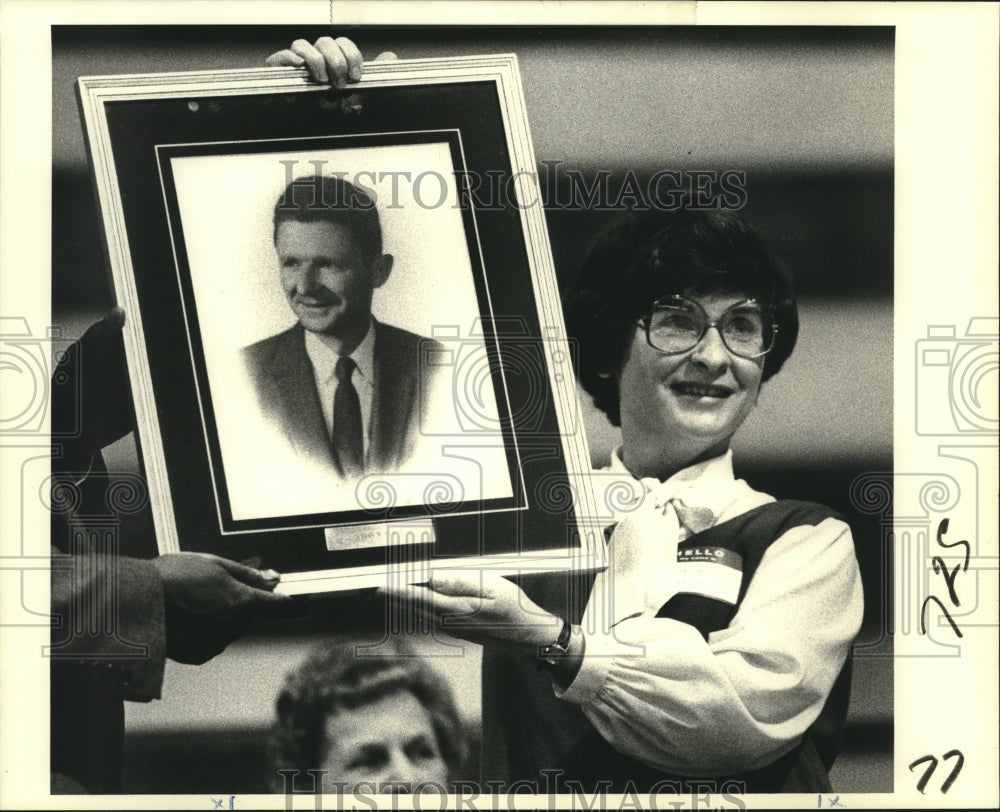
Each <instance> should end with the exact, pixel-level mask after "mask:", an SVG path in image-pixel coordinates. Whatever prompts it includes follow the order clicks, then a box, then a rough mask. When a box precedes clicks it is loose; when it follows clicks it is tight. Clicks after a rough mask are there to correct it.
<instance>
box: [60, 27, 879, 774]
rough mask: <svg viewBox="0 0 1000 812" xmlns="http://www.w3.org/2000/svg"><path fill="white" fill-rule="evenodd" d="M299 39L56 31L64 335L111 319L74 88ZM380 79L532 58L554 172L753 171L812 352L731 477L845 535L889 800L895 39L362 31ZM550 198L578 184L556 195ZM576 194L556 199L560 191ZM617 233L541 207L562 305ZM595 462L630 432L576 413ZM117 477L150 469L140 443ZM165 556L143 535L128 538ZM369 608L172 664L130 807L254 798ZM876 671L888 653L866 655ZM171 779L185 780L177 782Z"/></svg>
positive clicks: (543, 159) (541, 149)
mask: <svg viewBox="0 0 1000 812" xmlns="http://www.w3.org/2000/svg"><path fill="white" fill-rule="evenodd" d="M328 33H330V32H329V30H328V29H321V28H312V29H310V28H299V27H295V28H293V27H280V28H279V27H270V28H263V27H225V28H224V29H220V28H216V27H180V26H169V27H167V26H165V27H148V28H136V27H122V28H120V29H116V28H114V27H100V28H87V27H72V28H68V27H60V28H54V29H53V111H52V115H53V178H52V183H53V232H52V243H53V244H52V251H53V270H52V273H53V286H52V289H53V303H52V304H53V324H59V325H62V326H63V328H64V331H65V334H67V335H70V336H72V335H77V334H79V333H80V332H82V330H83V329H84V328H85V327H86V325H87V324H89V323H90V322H91V321H93V320H94V319H95V318H96V317H97V316H98V315H99V314H101V313H102V312H103V311H104V310H106V309H107V308H108V307H109V306H110V305H111V303H112V301H113V295H112V292H111V290H110V288H109V286H108V282H107V277H106V275H105V270H104V267H103V260H102V256H101V248H100V237H99V229H98V219H97V214H96V212H95V210H94V205H93V198H92V194H91V190H90V185H89V183H90V182H89V177H88V175H87V166H86V153H85V149H84V145H83V138H82V132H81V128H80V122H79V117H78V113H77V107H76V102H75V99H74V87H73V82H74V81H75V78H76V77H77V76H80V75H93V74H104V73H141V72H153V71H156V72H159V71H172V70H192V69H200V68H228V67H256V66H260V65H262V63H263V60H264V57H265V56H266V55H267V54H269V53H271V52H273V51H275V50H278V49H280V48H282V47H284V46H286V45H287V44H288V43H289V42H291V41H292V40H293V39H294V38H296V37H299V36H302V37H305V38H307V39H310V40H313V39H315V37H317V36H321V35H323V34H328ZM348 35H349V36H351V37H352V38H354V39H355V41H356V42H357V43H358V45H359V46H360V48H361V50H362V52H363V53H364V54H365V56H366V57H368V58H373V57H374V56H375V55H376V54H377V53H379V52H380V51H382V50H386V49H391V50H394V51H396V52H397V53H398V54H399V55H400V57H402V58H406V57H408V56H414V57H417V56H419V57H428V56H449V55H468V54H474V53H506V52H514V53H516V54H517V56H518V59H519V62H520V69H521V76H522V81H523V83H524V91H525V97H526V103H527V108H528V116H529V123H530V126H531V131H532V137H533V141H534V147H535V154H536V157H537V158H538V160H539V164H540V172H541V173H545V172H549V173H551V171H552V167H553V166H554V165H555V162H559V168H560V171H565V170H567V169H573V170H579V171H580V172H582V173H583V174H584V177H585V178H586V179H588V180H592V179H593V178H595V177H596V176H597V173H598V172H601V171H607V172H610V173H611V180H610V186H611V188H612V189H615V188H617V187H616V184H618V185H620V184H621V183H622V180H623V178H624V175H625V172H626V171H627V170H629V169H631V170H634V171H635V172H636V174H637V176H638V177H639V178H640V180H644V179H646V178H648V177H649V176H651V175H652V174H654V173H655V172H657V171H659V170H663V169H669V170H677V171H690V170H716V171H719V172H722V171H726V170H738V171H743V172H745V173H746V177H747V183H746V190H747V202H746V206H745V209H744V214H746V215H747V216H748V217H749V218H750V220H751V221H752V222H753V223H754V224H755V225H756V226H757V227H758V229H759V230H760V231H761V232H762V233H763V234H764V236H765V238H766V239H767V241H768V242H769V244H770V245H771V246H772V249H773V250H774V252H775V253H776V254H777V255H778V256H780V257H781V258H782V259H783V260H784V261H785V262H786V263H787V264H788V265H789V266H790V267H791V269H792V271H793V273H794V274H795V276H796V279H797V282H798V285H799V289H800V302H801V321H802V330H801V334H800V339H799V345H798V347H797V349H796V352H795V355H794V356H793V357H792V359H791V361H790V362H789V363H788V364H787V365H786V367H785V368H784V369H783V371H782V373H781V374H780V375H779V376H777V377H776V378H775V379H774V380H773V381H771V382H769V383H768V384H767V385H766V386H765V387H764V390H763V393H762V396H761V401H760V405H759V407H758V409H757V410H756V411H755V413H754V414H753V415H752V416H751V418H750V419H749V420H748V421H747V423H746V424H745V426H744V427H743V429H742V430H741V432H740V434H739V435H738V436H737V443H736V453H737V465H738V469H739V473H740V475H742V476H744V477H745V478H746V479H748V480H749V481H750V482H751V483H752V484H753V485H754V486H756V487H758V488H760V489H762V490H766V491H770V492H773V493H775V494H777V495H780V496H787V497H793V498H804V499H813V500H816V501H820V502H824V503H826V504H829V505H831V506H833V507H835V508H836V509H838V510H840V511H842V512H843V513H845V515H847V516H848V517H849V519H850V521H851V523H852V526H853V528H854V530H855V538H856V544H857V551H858V557H859V561H860V563H861V567H862V575H863V578H864V586H865V596H866V614H865V623H864V627H863V629H862V632H861V635H860V638H859V643H860V647H859V648H858V650H857V653H858V656H857V657H856V660H855V683H854V695H853V699H852V708H851V718H850V726H849V729H848V731H847V734H846V740H845V750H844V754H843V755H842V757H841V759H840V761H839V762H838V764H837V765H836V767H835V773H834V779H835V787H836V788H837V789H839V790H842V791H850V790H867V791H879V790H887V789H890V788H891V746H892V741H891V737H892V725H891V712H892V710H891V709H892V672H891V660H890V659H889V658H888V657H887V656H885V655H887V654H891V649H890V648H889V647H888V645H889V644H888V642H887V641H883V640H882V639H881V638H882V633H881V629H882V628H883V626H882V622H881V621H882V617H883V612H884V607H886V606H888V605H889V603H888V602H889V597H888V594H887V593H886V591H885V589H886V587H885V584H887V583H888V582H889V573H888V571H887V565H886V564H885V563H884V562H885V560H886V559H885V556H884V553H886V552H887V551H885V550H884V549H883V543H882V539H881V537H880V531H879V526H878V520H877V517H873V516H870V515H866V514H863V513H860V512H859V511H857V510H856V509H855V508H854V506H853V504H852V501H851V498H850V486H851V483H852V482H853V481H854V479H855V478H856V477H857V476H858V475H860V474H862V473H870V472H891V470H892V418H891V414H892V391H893V389H892V381H893V373H892V326H893V265H892V262H893V151H892V150H893V122H892V110H893V34H892V30H891V29H871V28H822V29H816V28H813V29H799V28H781V29H778V28H772V29H758V28H742V29H729V28H726V29H693V28H683V27H681V28H669V29H668V28H653V29H624V28H616V29H586V30H580V29H574V30H569V29H531V28H519V29H504V28H494V29H461V30H460V29H435V30H430V29H406V30H395V29H386V28H377V29H359V30H356V31H352V32H348ZM555 183H556V184H557V185H558V184H559V183H563V184H565V180H562V181H560V180H558V179H556V181H555ZM563 188H565V187H563ZM619 213H620V212H614V211H595V210H582V211H581V210H572V211H571V210H549V211H548V212H547V219H548V224H549V231H550V238H551V243H552V251H553V256H554V258H555V265H556V270H557V274H558V276H559V282H560V287H561V289H563V290H565V289H566V288H567V287H568V286H569V285H570V284H571V283H572V281H573V278H574V275H575V273H576V269H577V267H578V266H579V263H580V261H581V260H582V258H583V256H584V254H585V252H586V248H587V246H588V244H589V241H590V239H591V238H592V236H593V235H594V233H595V232H596V230H598V229H599V228H601V227H602V226H603V225H605V224H606V223H609V222H611V221H612V220H613V219H614V218H615V217H616V216H617V215H618V214H619ZM584 409H585V414H586V421H585V422H586V430H587V435H588V439H589V441H590V447H591V451H592V456H593V458H594V460H595V462H600V461H602V460H603V459H605V458H606V456H607V454H608V452H609V451H610V449H611V448H612V447H613V445H614V444H615V442H616V434H615V431H614V430H612V429H611V427H610V426H608V425H607V424H606V423H605V422H604V421H603V419H602V418H601V417H600V416H599V415H597V414H596V413H594V411H593V409H592V408H590V407H589V401H588V399H587V398H586V397H584ZM109 463H110V466H111V467H112V469H114V470H120V471H130V470H131V471H134V470H137V469H138V462H137V456H136V451H135V444H134V442H133V441H132V439H131V438H127V439H126V440H124V441H122V442H121V443H119V444H118V445H117V446H116V447H115V448H114V449H112V451H111V453H110V454H109ZM123 536H124V539H125V542H126V544H127V545H129V548H130V551H131V552H132V553H134V554H137V555H147V556H148V555H153V554H154V553H155V540H154V539H153V537H152V533H151V530H150V527H149V523H148V517H139V518H138V519H136V520H134V522H133V523H132V524H130V525H129V526H128V527H126V528H125V532H124V534H123ZM382 624H383V619H382V618H381V616H380V614H379V613H378V609H377V607H376V608H372V607H367V608H366V607H364V606H362V605H360V604H358V603H357V602H352V601H348V600H345V599H343V598H322V599H318V600H317V601H315V606H314V610H313V612H312V614H311V617H310V618H309V619H308V620H307V621H305V622H301V621H299V622H296V623H295V624H291V623H276V622H275V623H270V624H263V623H262V624H258V626H257V627H256V629H255V631H254V633H253V634H252V635H251V636H249V637H247V638H244V639H243V640H241V641H240V642H239V643H237V644H235V645H234V646H232V647H230V649H229V650H227V651H226V652H225V654H223V655H222V656H220V657H218V658H216V660H214V661H213V662H212V663H210V664H209V665H207V666H204V667H201V668H191V667H186V666H179V665H175V664H173V663H169V664H168V670H167V677H166V683H165V687H164V693H165V699H163V700H161V701H160V702H156V703H152V704H150V705H130V706H129V708H128V713H127V721H128V730H129V736H128V742H127V747H128V754H127V758H128V764H129V771H128V775H127V777H126V788H127V789H128V790H129V791H132V792H165V791H173V792H176V791H186V792H201V791H210V790H219V789H220V788H224V789H227V790H229V791H233V792H251V791H254V790H258V789H262V788H263V787H264V785H265V784H266V779H265V778H264V769H265V762H264V759H263V751H262V740H263V736H264V732H265V731H266V728H267V726H268V724H269V722H270V718H271V714H272V707H273V697H274V695H275V693H276V692H277V689H278V686H279V684H280V681H281V678H282V675H283V674H284V673H285V671H286V670H287V669H288V668H289V667H290V666H291V665H292V664H293V663H294V662H295V661H296V660H297V659H299V658H301V657H302V656H303V655H304V653H305V651H306V650H307V649H308V648H309V646H311V645H313V644H315V643H316V642H318V641H321V640H325V639H329V636H330V635H333V634H338V633H343V632H344V631H345V630H346V631H351V630H356V631H367V632H371V631H372V630H375V629H379V628H381V626H382ZM423 646H424V648H425V649H426V650H427V651H428V652H429V653H431V654H433V655H435V656H441V659H440V660H437V662H438V663H440V664H441V671H442V673H447V675H448V677H449V678H450V679H451V680H452V682H453V685H454V687H455V689H456V693H457V697H458V699H459V702H460V705H461V707H462V709H463V712H464V713H465V715H466V716H467V718H468V719H469V720H470V723H471V724H472V725H473V726H475V725H476V724H477V723H478V714H479V707H480V705H479V688H478V664H479V653H478V650H476V648H475V647H473V646H468V645H467V646H465V647H464V649H462V651H461V652H460V653H459V654H458V656H454V654H455V652H453V651H451V650H447V649H445V648H444V647H443V646H442V645H441V643H440V642H439V641H433V640H425V641H424V643H423ZM873 654H880V655H882V656H870V655H873ZM178 776H184V778H183V780H180V781H179V779H178Z"/></svg>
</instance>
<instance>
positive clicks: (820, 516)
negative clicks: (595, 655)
mask: <svg viewBox="0 0 1000 812" xmlns="http://www.w3.org/2000/svg"><path fill="white" fill-rule="evenodd" d="M830 517H833V518H840V517H839V516H837V514H836V513H834V512H833V511H831V510H830V509H829V508H826V507H823V506H821V505H816V504H812V503H807V502H795V501H791V500H785V501H779V502H773V503H769V504H766V505H762V506H760V507H758V508H755V509H753V510H750V511H748V512H746V513H744V514H743V515H741V516H737V517H735V518H734V519H731V520H729V521H726V522H723V523H721V524H718V525H716V526H715V527H712V528H710V529H708V530H706V531H704V532H702V533H697V534H695V535H693V536H691V537H689V538H688V539H686V540H685V541H683V542H682V543H681V544H679V545H678V552H682V551H684V550H693V549H695V548H702V547H706V548H722V549H724V550H730V551H732V552H734V553H737V554H738V555H739V556H740V557H741V559H742V576H741V580H740V587H739V595H738V598H737V601H736V604H735V605H730V604H728V603H726V602H724V601H720V600H716V599H713V598H709V597H704V596H702V595H696V594H690V593H680V594H677V595H675V596H674V597H672V598H671V599H670V600H669V601H668V602H667V603H666V604H664V606H663V607H662V608H661V609H660V611H659V612H658V613H657V617H665V618H672V619H674V620H678V621H681V622H683V623H687V624H689V625H691V626H694V627H695V628H696V629H698V631H699V632H700V633H701V635H702V636H703V637H704V638H706V639H707V638H708V635H709V634H710V633H711V632H714V631H718V630H721V629H724V628H726V627H727V626H728V625H729V623H730V622H731V621H732V619H733V616H734V615H735V614H736V611H737V609H738V608H739V606H740V604H741V603H742V601H743V597H744V596H745V595H746V591H747V588H748V587H749V585H750V581H751V580H752V579H753V576H754V573H755V572H756V571H757V567H758V566H759V565H760V561H761V559H762V558H763V557H764V553H765V552H766V551H767V549H768V547H770V546H771V544H772V543H773V542H774V541H775V540H776V539H778V538H780V537H781V536H782V535H784V534H785V533H786V532H787V531H789V530H791V529H793V528H795V527H799V526H804V525H805V526H815V525H817V524H819V523H820V522H822V521H823V520H824V519H827V518H830ZM547 578H548V583H545V580H544V579H543V578H542V577H539V576H536V577H534V578H531V579H523V580H522V586H523V587H524V588H525V590H526V591H527V592H528V594H529V595H531V596H532V597H533V598H536V600H537V601H538V602H539V603H541V604H542V605H543V606H545V607H546V608H547V609H549V611H556V612H558V613H561V614H564V615H565V614H568V615H569V616H570V617H571V618H572V619H573V621H574V622H579V621H580V617H581V615H582V611H583V605H584V602H585V600H586V598H585V597H584V602H581V601H580V600H579V598H580V596H581V595H582V596H587V595H589V594H590V587H591V586H592V584H593V580H594V575H593V574H589V575H584V576H576V577H574V576H572V575H562V576H560V575H555V576H547ZM560 605H561V608H560ZM515 672H516V673H515ZM850 672H851V668H850V659H849V658H848V661H847V663H846V664H845V666H844V668H843V669H842V671H841V673H840V675H839V677H838V678H837V680H836V682H835V684H834V686H833V689H832V690H831V692H830V696H829V697H828V698H827V701H826V704H825V706H824V707H823V710H822V712H821V713H820V715H819V717H818V718H817V719H816V721H815V722H814V723H813V725H812V726H811V727H810V728H809V729H808V731H807V732H806V733H805V735H804V736H803V739H802V742H801V743H800V744H799V745H797V746H796V747H795V748H794V749H793V750H792V751H791V752H789V753H788V754H786V755H785V756H782V757H781V758H780V759H778V760H777V761H776V762H774V763H772V764H770V765H768V766H767V767H764V768H762V769H759V770H754V771H753V772H748V773H741V774H738V775H731V776H723V777H713V778H711V779H704V778H692V777H690V776H678V775H670V774H667V773H663V772H660V771H659V770H655V769H653V768H651V767H649V766H647V765H645V764H642V763H641V762H638V761H636V760H635V759H632V758H630V757H628V756H626V755H623V754H622V753H619V752H618V751H617V750H615V749H614V748H613V747H612V746H611V745H610V744H608V743H607V742H606V741H605V740H604V739H603V738H602V737H601V736H600V734H599V733H598V732H597V731H596V730H595V729H594V727H593V726H592V725H591V724H590V722H589V720H587V719H586V717H585V716H584V714H583V711H582V710H580V708H579V707H578V706H576V705H574V704H572V703H569V702H563V701H562V700H559V699H556V698H555V697H554V696H553V694H552V687H551V682H550V679H549V677H548V675H546V674H544V673H542V674H539V673H538V670H537V668H535V666H534V665H533V664H530V663H529V664H528V665H527V666H525V665H524V664H523V663H515V662H514V660H513V659H512V658H505V657H503V656H502V655H497V654H496V653H494V652H492V651H490V650H488V649H487V650H486V651H485V652H484V659H483V717H484V721H483V726H484V730H485V731H486V732H487V733H486V735H487V736H490V733H494V734H495V733H500V735H499V736H498V737H497V738H496V739H495V741H493V742H491V741H490V740H489V739H486V740H484V742H483V768H484V779H486V778H493V779H496V778H502V779H505V780H509V781H516V780H529V781H532V780H533V781H539V782H540V783H539V789H540V791H543V792H545V791H548V789H551V786H549V787H548V789H547V787H546V784H545V782H544V781H540V779H539V776H540V775H541V771H542V770H543V769H556V770H560V771H561V780H572V781H573V782H579V786H581V787H582V788H583V790H584V791H590V792H593V791H595V789H596V788H598V787H599V786H600V785H601V782H610V786H608V784H607V783H604V786H605V787H606V788H607V789H608V791H611V792H628V791H636V792H649V791H650V790H655V791H659V792H664V793H670V792H673V791H676V792H688V791H696V792H700V791H706V790H705V789H704V787H705V784H706V781H708V782H710V783H711V784H712V786H713V790H712V791H716V792H725V791H728V792H825V791H829V789H830V783H829V778H828V775H827V771H828V770H829V768H830V765H832V764H833V761H834V759H835V758H836V756H837V752H838V751H839V747H840V739H841V734H842V732H843V727H844V721H845V718H846V715H847V704H848V698H849V694H850V681H851V676H850ZM506 703H513V704H506ZM532 717H534V718H532ZM498 725H499V726H500V727H498ZM491 759H493V760H495V762H496V763H491ZM501 771H503V772H506V775H505V776H504V775H502V774H501ZM574 786H576V785H575V784H574V785H571V787H574ZM561 789H562V791H569V789H567V788H566V787H563V788H561ZM555 791H559V789H558V788H557V789H556V790H555Z"/></svg>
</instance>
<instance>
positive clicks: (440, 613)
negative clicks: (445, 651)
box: [378, 573, 562, 657]
mask: <svg viewBox="0 0 1000 812" xmlns="http://www.w3.org/2000/svg"><path fill="white" fill-rule="evenodd" d="M378 594H379V595H382V596H384V597H386V598H387V599H388V601H389V604H390V607H391V609H392V610H393V611H396V612H414V613H416V614H417V615H418V616H419V617H422V618H427V619H429V620H431V621H432V622H433V623H434V625H435V628H439V629H441V631H443V632H445V633H446V634H450V635H452V636H453V637H459V638H462V639H463V640H469V641H470V642H473V643H479V644H480V645H483V646H498V647H501V648H504V649H507V650H508V651H513V652H517V653H520V654H524V655H526V656H528V657H537V656H538V648H539V646H544V645H547V644H549V643H551V642H552V641H553V640H555V639H556V637H558V635H559V632H560V630H561V628H562V620H560V619H559V618H558V617H556V616H555V615H552V614H550V613H548V612H546V611H545V610H544V609H542V608H541V607H540V606H539V605H538V604H536V603H535V602H534V601H532V600H531V599H530V598H529V597H528V596H527V595H526V594H525V593H524V591H523V590H521V589H520V588H519V587H518V586H516V585H515V584H513V583H511V582H510V581H508V580H507V579H505V578H502V577H500V576H498V575H489V574H486V573H483V574H480V575H479V576H478V577H476V578H462V577H459V576H454V575H448V576H444V575H435V576H433V577H432V578H431V579H430V581H428V582H427V584H426V585H409V586H400V587H381V588H380V589H379V590H378Z"/></svg>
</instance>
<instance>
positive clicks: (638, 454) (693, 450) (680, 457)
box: [618, 294, 764, 479]
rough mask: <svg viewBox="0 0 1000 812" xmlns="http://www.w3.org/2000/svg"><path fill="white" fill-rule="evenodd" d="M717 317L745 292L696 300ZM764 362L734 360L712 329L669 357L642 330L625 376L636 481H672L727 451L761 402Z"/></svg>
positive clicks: (627, 441)
mask: <svg viewBox="0 0 1000 812" xmlns="http://www.w3.org/2000/svg"><path fill="white" fill-rule="evenodd" d="M690 298H694V299H696V300H697V301H698V303H699V304H700V305H701V306H702V307H703V308H704V310H705V312H706V314H707V315H708V317H709V320H711V321H715V320H716V319H718V318H719V317H720V316H721V315H722V314H723V313H724V312H725V310H726V309H727V308H729V307H730V306H731V305H734V304H736V303H737V302H740V301H742V300H744V299H746V298H747V297H746V296H743V295H739V294H736V295H729V294H725V295H721V294H720V295H704V296H692V297H690ZM763 366H764V359H763V358H756V359H748V358H741V357H740V356H738V355H734V354H733V353H732V352H730V351H729V349H728V348H727V347H726V345H725V344H724V343H723V341H722V336H720V335H719V332H718V330H716V329H714V328H710V329H709V330H708V331H707V332H706V333H705V335H704V336H703V337H702V339H701V341H700V342H699V343H698V344H697V346H695V347H694V348H693V349H690V350H688V351H687V352H684V353H681V354H678V355H666V354H664V353H662V352H660V351H659V350H657V349H654V348H653V347H651V346H649V343H648V342H647V341H646V334H645V331H644V329H643V328H642V326H641V325H639V326H637V327H636V329H635V333H634V335H633V337H632V343H631V344H630V345H629V347H628V349H627V350H626V352H625V358H624V360H623V361H622V368H621V370H620V372H619V374H618V387H619V397H620V401H621V421H622V446H623V457H624V462H625V465H626V467H627V468H628V469H629V471H631V473H632V474H633V475H634V476H638V477H647V476H652V477H656V478H657V479H665V478H666V477H668V476H670V475H672V474H673V473H675V472H677V471H679V470H680V469H681V468H684V467H686V466H688V465H690V464H692V463H694V462H698V461H700V460H703V459H709V458H710V457H714V456H717V455H719V454H721V453H723V452H724V451H725V450H726V449H727V448H728V447H729V441H730V439H731V438H732V436H733V434H734V433H735V432H736V430H737V429H738V428H739V427H740V425H741V424H742V423H743V421H744V420H745V419H746V416H747V415H748V414H749V413H750V410H751V409H752V408H753V406H754V404H755V403H756V402H757V393H758V391H759V390H760V379H761V371H762V369H763Z"/></svg>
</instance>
